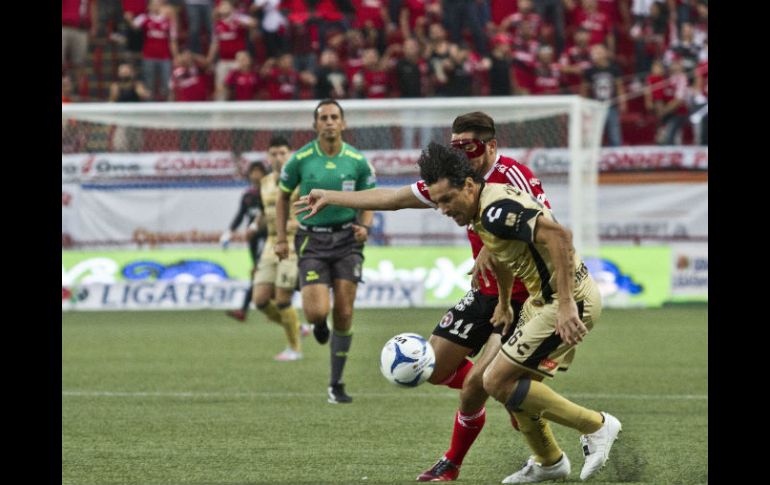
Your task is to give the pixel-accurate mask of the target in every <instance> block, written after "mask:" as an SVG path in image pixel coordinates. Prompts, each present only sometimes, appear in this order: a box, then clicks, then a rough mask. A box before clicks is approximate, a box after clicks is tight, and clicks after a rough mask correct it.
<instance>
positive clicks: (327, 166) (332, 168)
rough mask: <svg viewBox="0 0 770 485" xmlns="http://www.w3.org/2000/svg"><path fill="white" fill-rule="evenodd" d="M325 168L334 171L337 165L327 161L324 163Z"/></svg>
mask: <svg viewBox="0 0 770 485" xmlns="http://www.w3.org/2000/svg"><path fill="white" fill-rule="evenodd" d="M326 168H327V169H328V170H334V169H335V168H337V165H336V164H335V163H334V162H332V161H331V160H328V161H327V162H326Z"/></svg>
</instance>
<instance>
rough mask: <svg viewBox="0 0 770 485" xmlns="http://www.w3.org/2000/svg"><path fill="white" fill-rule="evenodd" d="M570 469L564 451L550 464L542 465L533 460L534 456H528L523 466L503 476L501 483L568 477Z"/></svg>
mask: <svg viewBox="0 0 770 485" xmlns="http://www.w3.org/2000/svg"><path fill="white" fill-rule="evenodd" d="M571 470H572V467H571V465H570V463H569V458H567V454H566V453H562V455H561V459H560V460H559V461H558V462H557V463H554V464H553V465H551V466H543V465H541V464H540V463H538V462H536V461H535V457H533V456H530V457H529V459H528V460H527V463H526V464H525V465H524V467H522V469H521V470H519V471H517V472H516V473H514V474H513V475H509V476H507V477H505V478H503V483H537V482H545V481H547V480H558V479H559V478H566V477H568V476H569V472H570V471H571Z"/></svg>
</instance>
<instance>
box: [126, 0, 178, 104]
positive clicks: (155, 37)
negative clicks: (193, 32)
mask: <svg viewBox="0 0 770 485" xmlns="http://www.w3.org/2000/svg"><path fill="white" fill-rule="evenodd" d="M125 15H126V20H128V21H129V22H131V26H132V27H133V28H134V29H137V30H142V31H143V32H144V48H143V50H142V74H143V75H144V84H145V86H147V89H149V90H150V93H152V97H153V99H159V100H165V99H166V98H167V97H168V86H169V79H170V78H171V60H172V59H176V57H177V55H178V48H177V24H176V14H175V13H174V10H173V9H172V8H171V7H169V6H168V5H166V2H165V0H150V3H149V4H148V6H147V13H143V14H140V15H138V16H137V17H135V18H134V16H133V13H131V12H126V13H125ZM156 81H159V82H157V84H156Z"/></svg>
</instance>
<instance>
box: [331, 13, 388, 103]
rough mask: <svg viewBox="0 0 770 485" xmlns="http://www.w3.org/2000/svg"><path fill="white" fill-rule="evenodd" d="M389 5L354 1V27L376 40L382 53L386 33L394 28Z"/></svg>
mask: <svg viewBox="0 0 770 485" xmlns="http://www.w3.org/2000/svg"><path fill="white" fill-rule="evenodd" d="M387 4H388V2H387V0H353V7H354V8H355V17H354V18H353V25H352V27H353V28H354V29H360V30H362V31H363V32H364V36H366V37H369V38H374V40H375V45H376V46H377V49H378V50H379V51H380V52H383V51H384V50H385V36H386V32H387V31H390V30H391V29H393V28H394V26H393V25H392V24H391V20H390V14H389V13H388V5H387ZM386 29H387V31H386ZM322 99H323V98H322Z"/></svg>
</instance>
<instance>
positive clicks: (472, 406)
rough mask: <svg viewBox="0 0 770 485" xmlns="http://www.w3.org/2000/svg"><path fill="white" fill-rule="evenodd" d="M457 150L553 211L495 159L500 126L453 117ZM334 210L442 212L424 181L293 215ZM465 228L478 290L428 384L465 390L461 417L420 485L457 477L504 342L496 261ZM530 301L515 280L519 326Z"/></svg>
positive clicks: (456, 320) (522, 176) (445, 322)
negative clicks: (487, 375) (496, 321)
mask: <svg viewBox="0 0 770 485" xmlns="http://www.w3.org/2000/svg"><path fill="white" fill-rule="evenodd" d="M452 145H453V146H455V147H458V148H461V149H463V150H465V153H466V154H467V155H468V158H469V159H470V161H471V164H472V165H473V167H474V169H475V170H476V171H477V172H478V173H480V174H483V176H484V180H485V181H487V182H493V183H505V184H510V185H513V186H516V187H518V188H519V189H521V190H522V191H524V192H526V193H528V194H532V196H533V197H536V198H537V199H538V200H539V201H541V202H542V203H543V204H545V205H546V206H548V207H549V208H550V204H549V202H548V199H547V198H546V196H545V193H544V192H543V188H542V185H541V183H540V181H539V180H538V179H536V178H535V177H534V175H533V174H532V172H531V171H530V170H529V168H527V167H526V166H525V165H522V164H520V163H519V162H517V161H516V160H514V159H512V158H508V157H504V156H502V155H499V154H498V153H497V139H496V138H495V124H494V120H492V118H490V117H489V116H488V115H487V114H485V113H481V112H473V113H467V114H464V115H461V116H458V117H457V118H455V120H454V123H453V124H452ZM330 204H331V205H341V206H344V207H351V208H356V209H367V210H398V209H406V208H413V209H425V208H428V207H431V208H434V209H435V208H437V204H436V203H435V202H434V201H433V200H431V198H430V194H429V193H428V187H427V185H426V184H425V182H424V181H422V180H420V181H418V182H415V183H413V184H412V185H407V186H404V187H401V188H398V189H385V188H380V189H370V190H365V191H361V192H356V193H355V194H354V195H352V196H351V193H347V192H338V191H330V190H320V189H314V190H312V191H310V193H309V194H308V195H306V196H304V197H301V198H300V199H299V201H298V202H296V203H295V205H296V206H298V207H299V208H298V209H296V211H295V212H296V213H297V214H301V213H303V212H307V214H306V215H305V217H306V218H307V217H311V216H313V215H314V214H316V213H317V212H318V211H320V210H321V209H323V208H324V207H325V206H327V205H330ZM467 229H468V239H469V240H470V243H471V249H472V251H473V257H474V259H476V263H475V266H474V276H473V281H474V286H475V287H476V288H473V289H471V291H469V292H468V293H467V294H466V295H465V296H464V297H463V298H462V299H461V300H460V301H459V302H458V303H457V304H456V305H455V306H454V307H452V308H450V309H449V310H448V311H447V312H446V313H445V314H444V316H443V318H442V319H441V321H440V322H439V323H438V325H436V328H435V329H434V330H433V335H431V337H430V343H431V346H432V347H433V349H434V351H435V353H436V365H435V368H434V370H433V374H432V375H431V377H430V379H429V382H430V383H431V384H442V385H446V386H448V387H451V388H453V389H460V407H459V410H458V411H457V414H456V415H455V422H454V428H453V430H452V439H451V444H450V447H449V450H447V452H446V453H444V455H443V456H442V457H441V458H440V459H439V460H438V461H437V462H436V464H435V465H433V467H431V468H430V469H429V470H426V471H425V472H423V473H422V474H421V475H420V476H418V477H417V480H418V481H422V482H427V481H434V482H436V481H451V480H455V479H456V478H457V476H458V475H459V473H460V466H461V465H462V462H463V459H464V458H465V455H466V454H467V453H468V450H469V449H470V447H471V445H472V444H473V442H474V441H475V440H476V437H477V436H478V435H479V433H480V432H481V429H482V428H483V427H484V422H485V420H486V407H485V403H486V401H487V398H488V397H489V395H488V394H487V392H486V391H485V390H484V387H483V382H482V380H483V379H482V378H483V375H484V369H486V367H487V366H488V365H489V363H490V362H491V360H492V358H493V357H494V356H495V354H496V353H497V351H498V350H499V349H500V346H501V343H502V342H503V341H504V339H506V336H502V335H501V331H502V327H496V328H495V327H494V326H493V325H492V323H490V319H491V318H492V315H493V313H494V310H495V306H496V305H497V301H498V290H497V282H496V281H495V278H494V273H493V272H492V271H491V265H492V262H491V260H490V259H489V254H488V253H487V251H486V250H485V249H484V248H483V244H482V242H481V238H480V237H479V236H478V235H477V234H476V233H475V232H474V231H473V230H472V229H471V226H468V228H467ZM528 296H529V295H528V293H527V290H526V289H525V288H524V285H523V284H522V283H521V281H519V280H516V281H515V283H514V286H513V289H512V292H511V306H512V307H513V309H514V321H517V320H518V313H519V311H520V310H521V306H522V304H523V303H524V301H525V300H526V299H527V297H528ZM482 347H483V352H481V355H479V357H478V358H477V359H476V362H475V364H474V363H473V362H472V361H471V360H469V359H467V357H473V356H475V355H476V354H478V353H479V352H480V351H481V350H482ZM511 421H512V423H513V425H514V426H515V427H517V426H518V425H517V423H516V422H515V420H514V419H512V420H511ZM517 429H518V428H517ZM527 431H528V432H529V430H527ZM535 432H537V431H535ZM528 436H529V435H528Z"/></svg>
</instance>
